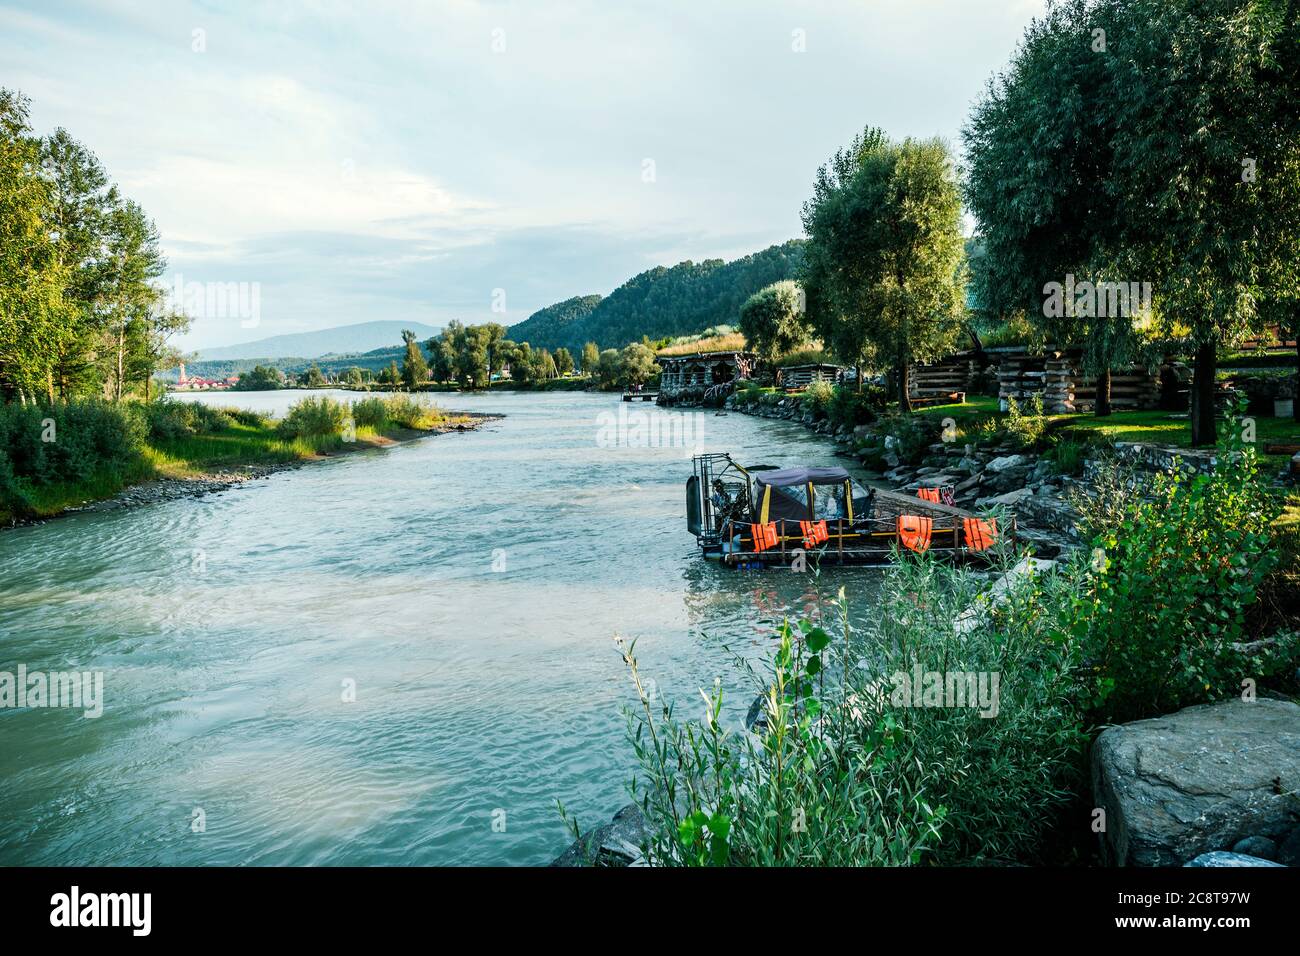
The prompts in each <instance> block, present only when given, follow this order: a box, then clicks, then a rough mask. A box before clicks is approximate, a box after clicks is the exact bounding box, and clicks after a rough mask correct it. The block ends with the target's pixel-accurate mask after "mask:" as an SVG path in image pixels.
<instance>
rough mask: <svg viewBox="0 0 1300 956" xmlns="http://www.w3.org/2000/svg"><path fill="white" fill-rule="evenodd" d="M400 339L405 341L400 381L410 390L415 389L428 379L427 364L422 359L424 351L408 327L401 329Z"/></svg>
mask: <svg viewBox="0 0 1300 956" xmlns="http://www.w3.org/2000/svg"><path fill="white" fill-rule="evenodd" d="M402 341H403V342H405V343H406V355H405V356H404V357H403V359H402V382H403V384H405V385H406V387H407V389H409V390H410V391H415V389H417V388H418V387H419V386H421V385H423V384H424V383H425V382H426V381H428V379H429V364H428V363H427V362H426V361H425V360H424V352H423V351H422V350H421V349H420V343H419V342H417V341H416V339H415V333H414V332H412V331H410V330H409V329H403V330H402Z"/></svg>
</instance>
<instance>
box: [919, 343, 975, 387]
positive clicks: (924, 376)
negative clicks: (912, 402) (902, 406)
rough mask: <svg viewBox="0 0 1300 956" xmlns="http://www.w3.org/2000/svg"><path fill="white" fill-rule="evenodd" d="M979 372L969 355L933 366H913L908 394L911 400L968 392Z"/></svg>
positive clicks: (962, 355) (965, 354) (954, 357)
mask: <svg viewBox="0 0 1300 956" xmlns="http://www.w3.org/2000/svg"><path fill="white" fill-rule="evenodd" d="M978 372H979V365H978V364H977V363H976V361H975V359H974V358H973V357H972V356H971V355H970V354H969V353H964V352H963V353H959V354H957V355H953V356H950V357H949V358H946V359H943V360H942V361H940V362H935V363H934V364H933V365H913V366H911V374H910V376H909V379H910V381H909V386H910V387H909V389H908V394H910V395H911V396H912V397H913V398H925V397H926V396H928V395H946V394H948V393H949V392H968V391H970V388H971V382H972V381H973V380H974V378H975V376H976V374H978Z"/></svg>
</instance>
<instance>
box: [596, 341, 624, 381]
mask: <svg viewBox="0 0 1300 956" xmlns="http://www.w3.org/2000/svg"><path fill="white" fill-rule="evenodd" d="M596 375H597V376H599V378H600V384H601V387H602V388H613V387H614V386H615V385H617V384H618V383H619V381H620V380H621V378H622V375H623V360H622V356H621V355H619V351H618V349H605V351H603V352H601V353H600V360H599V361H598V362H597V363H596Z"/></svg>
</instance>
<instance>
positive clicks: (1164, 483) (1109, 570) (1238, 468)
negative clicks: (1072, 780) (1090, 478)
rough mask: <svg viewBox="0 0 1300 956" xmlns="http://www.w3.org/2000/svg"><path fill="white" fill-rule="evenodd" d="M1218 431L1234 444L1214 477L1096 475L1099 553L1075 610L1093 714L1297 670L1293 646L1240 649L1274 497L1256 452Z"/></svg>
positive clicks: (1269, 562)
mask: <svg viewBox="0 0 1300 956" xmlns="http://www.w3.org/2000/svg"><path fill="white" fill-rule="evenodd" d="M1225 432H1228V433H1229V434H1230V439H1229V441H1230V443H1229V444H1228V445H1225V447H1224V448H1223V449H1222V450H1221V451H1220V454H1219V464H1218V467H1217V468H1216V469H1215V472H1214V473H1213V474H1212V475H1197V476H1195V477H1189V476H1187V475H1185V474H1182V473H1180V472H1169V473H1166V474H1162V475H1158V476H1156V477H1155V479H1154V480H1153V481H1151V482H1149V483H1145V484H1144V483H1141V482H1138V481H1136V480H1134V478H1133V476H1131V475H1128V476H1125V474H1124V473H1123V472H1122V471H1117V472H1116V473H1115V475H1114V476H1113V477H1112V478H1111V479H1106V478H1105V477H1104V476H1101V477H1100V480H1099V486H1100V488H1101V489H1102V491H1101V498H1100V500H1098V501H1094V502H1092V503H1091V507H1092V509H1093V510H1092V512H1091V513H1089V514H1085V516H1084V517H1085V525H1084V526H1085V527H1087V528H1089V529H1090V530H1093V531H1095V532H1096V536H1095V538H1094V540H1093V545H1094V549H1095V550H1094V556H1093V561H1092V565H1091V568H1090V570H1089V573H1088V575H1087V576H1086V578H1085V580H1084V581H1083V586H1082V588H1081V593H1080V595H1079V596H1078V597H1077V599H1076V602H1077V604H1076V609H1075V612H1074V618H1075V630H1076V633H1077V637H1078V640H1079V641H1080V643H1081V645H1082V647H1083V648H1084V653H1085V654H1086V655H1087V658H1088V660H1089V662H1090V665H1091V667H1092V668H1093V670H1094V672H1095V673H1096V675H1097V680H1096V688H1095V693H1094V697H1093V700H1092V702H1091V703H1092V707H1093V709H1094V711H1095V713H1096V716H1097V718H1098V719H1099V720H1104V721H1123V720H1133V719H1138V718H1141V717H1149V716H1152V715H1156V714H1163V713H1168V712H1169V711H1172V710H1177V709H1179V708H1181V707H1186V706H1189V705H1191V704H1196V703H1202V702H1205V701H1210V700H1216V699H1220V698H1223V697H1228V696H1233V695H1236V694H1240V693H1241V691H1242V681H1243V680H1244V679H1245V678H1247V677H1249V678H1254V679H1255V680H1259V679H1261V678H1265V677H1268V676H1271V675H1272V674H1273V673H1275V672H1276V671H1277V670H1279V669H1281V668H1283V667H1287V666H1294V663H1295V660H1294V648H1293V647H1279V648H1276V649H1275V653H1274V655H1273V656H1272V657H1270V658H1266V659H1261V658H1258V657H1256V658H1253V659H1248V658H1247V657H1246V655H1245V653H1244V652H1243V651H1242V649H1241V648H1240V647H1238V646H1236V645H1237V644H1238V643H1239V642H1241V641H1243V640H1244V639H1245V637H1246V631H1245V617H1246V611H1247V609H1248V608H1249V607H1250V606H1251V605H1252V604H1254V602H1255V601H1256V599H1257V596H1258V593H1259V590H1260V587H1261V586H1262V584H1263V582H1264V581H1265V579H1266V578H1267V576H1268V575H1269V573H1270V572H1271V571H1272V569H1273V568H1274V567H1275V566H1276V564H1277V560H1278V557H1277V553H1276V550H1275V548H1274V547H1273V543H1272V541H1271V529H1272V525H1273V523H1274V521H1275V520H1276V518H1277V516H1278V514H1279V513H1280V511H1281V501H1280V498H1279V496H1278V495H1276V494H1275V493H1274V492H1273V491H1272V490H1271V489H1269V488H1268V486H1267V485H1266V483H1265V481H1264V480H1263V478H1262V476H1261V474H1260V470H1259V463H1258V460H1257V459H1256V457H1255V451H1254V449H1253V448H1251V447H1240V445H1239V443H1238V444H1237V446H1236V447H1232V443H1231V436H1232V435H1235V429H1234V426H1233V425H1231V424H1229V425H1228V426H1227V427H1226V428H1225ZM1279 654H1280V655H1282V656H1281V657H1280V658H1279V657H1278V656H1277V655H1279ZM1287 661H1289V662H1290V663H1289V664H1288V663H1286V662H1287Z"/></svg>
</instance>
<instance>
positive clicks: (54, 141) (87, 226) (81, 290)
mask: <svg viewBox="0 0 1300 956" xmlns="http://www.w3.org/2000/svg"><path fill="white" fill-rule="evenodd" d="M41 167H42V171H43V174H44V176H45V177H46V179H47V180H48V181H49V183H50V203H49V207H48V210H47V215H46V221H47V223H48V226H49V229H50V231H51V235H52V236H53V238H54V242H55V247H56V250H57V257H58V261H59V264H60V265H61V266H62V267H63V268H64V269H65V270H66V276H67V284H66V287H65V289H64V295H63V298H64V304H65V306H66V309H65V310H64V311H63V313H62V315H63V320H62V323H61V331H62V333H63V334H61V335H60V336H59V339H58V352H57V353H56V354H55V356H54V379H55V385H56V387H57V390H58V391H59V393H60V394H63V395H74V394H88V393H93V392H97V391H100V389H101V387H102V383H101V382H100V379H99V374H100V372H101V371H102V370H101V369H97V368H96V364H95V356H96V354H97V353H98V352H99V351H100V350H101V347H102V344H103V337H104V334H105V329H106V321H107V316H106V315H105V314H104V312H105V310H104V305H105V304H106V293H107V292H108V286H109V283H110V280H111V277H112V262H111V261H110V260H109V259H108V257H107V256H106V255H105V241H106V237H107V232H108V226H109V216H110V214H111V212H112V210H113V208H114V207H116V206H118V205H119V204H120V203H121V198H120V197H119V195H118V193H117V189H116V187H114V186H112V185H111V184H110V183H109V179H108V174H107V173H106V172H105V171H104V168H103V166H102V165H100V162H99V160H98V159H97V158H96V157H95V155H94V154H93V153H92V152H90V150H88V149H86V148H85V147H84V146H82V145H81V144H80V143H78V142H77V141H76V140H74V139H73V138H72V137H71V136H70V135H69V134H68V133H67V131H66V130H62V129H60V130H56V131H55V132H54V133H53V134H52V135H51V136H49V137H47V138H46V139H45V140H44V141H42V143H41ZM163 314H167V313H166V312H164V313H163Z"/></svg>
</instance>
